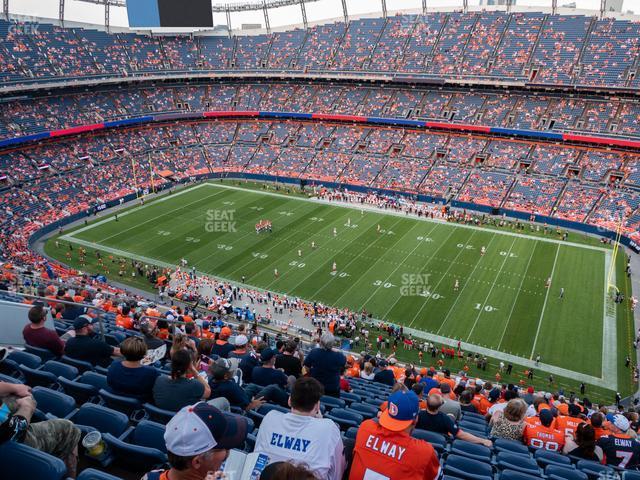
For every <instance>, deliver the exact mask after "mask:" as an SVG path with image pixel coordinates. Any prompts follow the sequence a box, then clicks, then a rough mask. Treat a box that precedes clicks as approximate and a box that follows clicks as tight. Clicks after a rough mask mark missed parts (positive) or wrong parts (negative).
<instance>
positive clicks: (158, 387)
mask: <svg viewBox="0 0 640 480" xmlns="http://www.w3.org/2000/svg"><path fill="white" fill-rule="evenodd" d="M198 360H199V359H198V358H197V353H196V352H195V351H192V350H190V349H188V348H184V349H181V350H177V351H176V352H175V353H174V354H173V356H172V357H171V376H167V375H162V376H160V377H158V378H157V379H156V383H155V385H154V386H153V400H154V402H155V404H156V406H157V407H159V408H162V409H164V410H171V411H174V412H176V411H178V410H180V409H181V408H183V407H186V406H187V405H193V404H194V403H198V402H199V401H200V400H206V399H207V398H209V395H211V388H209V384H208V383H207V378H206V375H205V376H202V375H199V372H198Z"/></svg>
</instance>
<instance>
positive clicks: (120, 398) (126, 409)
mask: <svg viewBox="0 0 640 480" xmlns="http://www.w3.org/2000/svg"><path fill="white" fill-rule="evenodd" d="M98 395H100V398H102V399H103V400H104V403H105V404H106V405H107V407H109V408H113V409H114V410H118V411H119V412H122V413H126V414H127V415H132V414H133V413H134V412H135V411H137V410H141V409H142V402H141V401H140V400H138V399H137V398H133V397H126V396H124V395H116V394H115V393H111V392H109V391H108V390H105V389H102V390H100V391H99V392H98Z"/></svg>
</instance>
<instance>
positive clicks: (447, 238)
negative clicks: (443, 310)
mask: <svg viewBox="0 0 640 480" xmlns="http://www.w3.org/2000/svg"><path fill="white" fill-rule="evenodd" d="M431 232H433V229H432V230H431V231H430V232H429V233H431ZM452 234H453V232H451V233H449V235H447V237H446V238H445V239H444V241H443V242H442V244H441V245H440V246H439V247H438V248H436V249H435V251H434V252H433V253H432V254H431V255H429V256H428V257H427V259H428V261H427V262H426V263H425V264H424V265H423V266H422V267H421V268H420V272H419V273H422V272H423V271H424V269H425V267H426V266H427V265H429V264H430V263H431V260H433V259H434V258H436V253H438V251H439V250H440V249H441V248H442V247H443V246H445V245H446V243H447V240H449V238H450V237H451V235H452ZM418 245H422V242H418ZM441 275H442V276H443V277H444V276H445V275H446V273H444V274H441ZM378 288H380V287H378ZM431 293H435V288H434V289H433V292H431ZM400 298H402V297H401V295H398V298H397V299H396V301H395V302H393V305H391V307H389V309H388V310H387V311H386V312H385V314H384V315H383V316H382V318H386V317H387V315H389V312H390V311H391V310H393V308H394V307H395V306H396V305H397V303H398V302H399V301H400ZM429 298H430V297H427V298H426V299H425V301H429ZM367 301H368V300H367Z"/></svg>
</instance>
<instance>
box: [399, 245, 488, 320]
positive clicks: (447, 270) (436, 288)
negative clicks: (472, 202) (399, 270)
mask: <svg viewBox="0 0 640 480" xmlns="http://www.w3.org/2000/svg"><path fill="white" fill-rule="evenodd" d="M474 235H475V232H472V233H471V235H470V236H469V238H468V239H467V241H466V242H465V243H464V245H465V247H466V246H467V245H469V242H470V241H471V239H472V238H473V236H474ZM447 239H448V238H447ZM445 243H446V242H443V243H442V246H444V245H445ZM458 250H459V252H458V253H457V254H456V256H455V257H454V258H453V261H452V262H451V263H450V264H449V266H448V267H447V269H446V270H445V271H444V274H443V275H442V277H440V280H439V281H438V283H436V286H435V287H433V291H434V292H435V291H437V290H438V287H439V286H440V284H441V283H442V281H443V280H444V279H445V277H446V276H447V274H448V273H449V270H451V267H453V266H454V265H455V264H456V260H457V259H458V257H459V256H460V255H462V252H464V251H466V248H460V249H458ZM429 300H431V297H429V298H426V299H425V301H424V303H423V304H422V306H421V307H420V309H419V310H418V311H417V312H416V314H415V315H414V317H413V318H412V319H411V322H410V323H409V327H411V325H413V323H414V322H415V321H416V318H418V316H419V315H420V314H421V313H422V310H423V309H424V307H425V306H426V305H427V303H429Z"/></svg>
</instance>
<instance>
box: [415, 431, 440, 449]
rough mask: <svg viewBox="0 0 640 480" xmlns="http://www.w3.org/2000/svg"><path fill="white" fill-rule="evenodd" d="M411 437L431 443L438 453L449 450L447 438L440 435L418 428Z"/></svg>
mask: <svg viewBox="0 0 640 480" xmlns="http://www.w3.org/2000/svg"><path fill="white" fill-rule="evenodd" d="M411 436H412V437H413V438H419V439H420V440H424V441H425V442H429V443H430V444H431V445H433V448H435V449H436V451H437V452H438V453H443V452H444V451H445V450H446V449H447V438H446V437H445V436H444V435H442V434H440V433H437V432H430V431H429V430H421V429H419V428H416V429H414V430H413V432H411Z"/></svg>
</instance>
